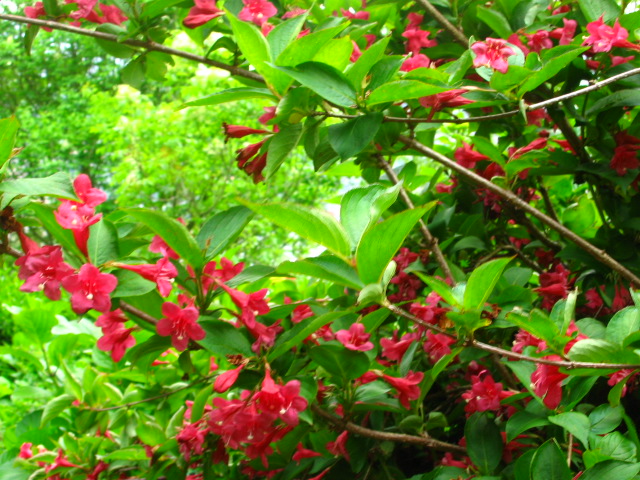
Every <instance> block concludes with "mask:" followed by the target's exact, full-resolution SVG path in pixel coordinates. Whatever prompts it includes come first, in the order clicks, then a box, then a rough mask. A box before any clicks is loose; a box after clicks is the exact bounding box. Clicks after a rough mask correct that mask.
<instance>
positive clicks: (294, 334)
mask: <svg viewBox="0 0 640 480" xmlns="http://www.w3.org/2000/svg"><path fill="white" fill-rule="evenodd" d="M347 315H351V313H350V312H329V313H325V314H324V315H320V316H317V317H311V318H307V319H304V320H303V321H302V322H300V323H298V324H297V325H295V326H294V327H293V328H291V329H290V330H287V331H286V332H284V333H283V334H282V335H280V336H279V337H278V340H277V341H276V343H275V345H274V346H273V350H271V352H270V353H269V355H268V358H269V362H273V361H274V360H275V359H276V358H278V357H279V356H281V355H282V354H283V353H285V352H288V351H290V350H291V349H292V348H293V347H297V346H299V345H300V343H302V341H303V340H304V339H305V338H307V337H308V336H309V335H311V334H312V333H314V332H317V331H318V329H320V328H322V327H324V326H325V325H326V324H328V323H331V322H333V321H334V320H336V319H338V318H341V317H344V316H347Z"/></svg>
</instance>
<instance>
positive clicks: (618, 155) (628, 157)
mask: <svg viewBox="0 0 640 480" xmlns="http://www.w3.org/2000/svg"><path fill="white" fill-rule="evenodd" d="M615 139H616V148H615V150H614V151H613V152H614V153H613V157H612V158H611V163H610V164H609V166H610V167H611V168H612V169H614V170H615V171H616V173H617V174H618V175H619V176H623V175H626V174H627V171H628V170H634V169H636V168H638V167H640V160H638V150H640V138H636V137H634V136H633V135H629V134H628V133H627V132H626V130H624V131H622V132H619V133H618V134H616V136H615Z"/></svg>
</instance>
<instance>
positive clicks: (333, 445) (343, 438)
mask: <svg viewBox="0 0 640 480" xmlns="http://www.w3.org/2000/svg"><path fill="white" fill-rule="evenodd" d="M348 438H349V432H347V431H346V430H345V431H344V432H342V433H341V434H340V435H338V438H336V439H335V440H334V441H333V442H329V443H327V445H326V447H327V450H329V453H332V454H333V455H337V456H340V455H342V456H343V457H344V458H345V459H346V460H347V462H349V461H351V459H350V458H349V451H348V450H347V439H348Z"/></svg>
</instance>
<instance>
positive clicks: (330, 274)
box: [276, 255, 364, 290]
mask: <svg viewBox="0 0 640 480" xmlns="http://www.w3.org/2000/svg"><path fill="white" fill-rule="evenodd" d="M276 272H277V273H280V274H288V275H308V276H310V277H313V278H319V279H322V280H328V281H330V282H334V283H337V284H339V285H343V286H345V287H349V288H353V289H354V290H360V289H361V288H362V287H363V286H364V285H363V284H362V281H361V280H360V277H358V273H357V272H356V270H355V269H354V268H353V267H352V266H351V265H349V264H348V263H346V262H345V261H344V260H341V259H340V258H338V257H335V256H333V255H321V256H319V257H310V258H304V259H302V260H298V261H296V262H282V263H281V264H280V265H279V266H278V268H277V269H276Z"/></svg>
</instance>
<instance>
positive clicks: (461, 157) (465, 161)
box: [453, 142, 491, 168]
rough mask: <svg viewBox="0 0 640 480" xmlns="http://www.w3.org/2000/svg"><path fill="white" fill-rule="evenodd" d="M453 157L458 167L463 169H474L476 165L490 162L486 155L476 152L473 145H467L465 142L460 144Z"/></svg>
mask: <svg viewBox="0 0 640 480" xmlns="http://www.w3.org/2000/svg"><path fill="white" fill-rule="evenodd" d="M453 157H454V158H455V159H456V162H457V163H458V164H459V165H462V166H463V167H465V168H475V167H476V163H478V162H483V161H485V160H486V161H490V160H491V159H490V158H489V157H487V156H486V155H483V154H482V153H479V152H476V151H475V150H474V149H473V145H469V144H468V143H467V142H462V147H460V148H458V149H457V150H456V151H455V153H454V154H453Z"/></svg>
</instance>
